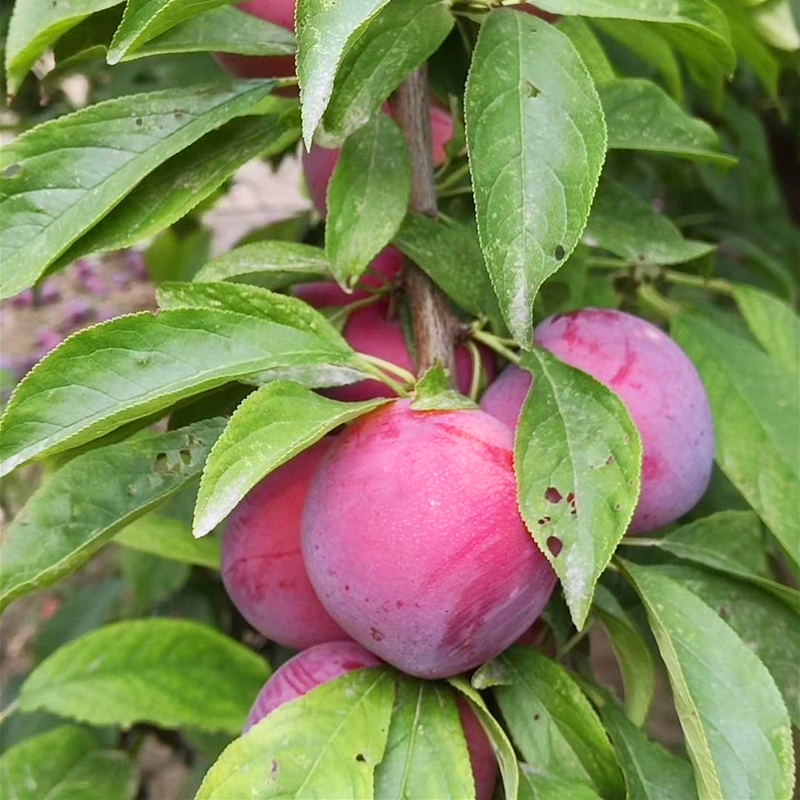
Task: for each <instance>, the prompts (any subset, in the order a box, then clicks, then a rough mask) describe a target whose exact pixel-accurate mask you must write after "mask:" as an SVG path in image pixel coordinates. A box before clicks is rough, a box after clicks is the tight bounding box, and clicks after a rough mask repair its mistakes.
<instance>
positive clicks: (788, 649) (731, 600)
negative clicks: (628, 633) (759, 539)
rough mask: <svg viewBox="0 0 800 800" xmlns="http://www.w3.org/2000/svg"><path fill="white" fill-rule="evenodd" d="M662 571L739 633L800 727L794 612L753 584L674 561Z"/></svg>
mask: <svg viewBox="0 0 800 800" xmlns="http://www.w3.org/2000/svg"><path fill="white" fill-rule="evenodd" d="M661 571H662V573H663V574H666V575H668V576H669V577H670V578H672V579H673V580H675V581H678V582H679V583H680V584H681V586H683V587H685V588H687V589H690V590H691V591H692V592H694V593H695V594H696V595H697V596H698V597H700V598H701V599H702V600H703V602H705V603H706V604H707V605H709V606H710V607H711V608H713V609H714V611H715V612H716V613H717V615H718V616H719V617H720V619H723V620H725V622H727V623H728V625H730V626H731V628H733V630H735V631H736V633H738V634H739V636H741V638H742V641H743V642H744V643H745V644H746V645H747V648H748V649H749V650H751V651H752V652H754V653H755V654H756V655H757V656H758V657H759V659H760V660H761V662H762V663H763V664H764V666H765V667H766V668H767V669H768V670H769V672H770V674H771V675H772V677H773V679H774V680H775V683H776V684H777V686H778V689H779V690H780V692H781V694H782V695H783V700H784V702H785V703H786V707H787V709H788V711H789V716H790V718H791V720H792V722H793V723H794V724H795V725H796V726H798V727H800V681H798V677H800V670H799V669H798V665H800V638H799V637H798V636H797V630H798V626H799V625H800V621H799V617H798V612H797V611H796V610H794V611H792V610H790V609H789V608H788V607H787V606H786V605H785V604H783V603H781V602H780V601H779V600H776V599H775V598H773V597H771V596H770V595H768V594H766V593H765V592H764V591H762V589H760V588H759V587H757V586H753V585H750V584H748V583H746V582H743V581H740V580H736V579H732V578H729V577H727V576H725V575H720V574H718V573H714V572H709V571H708V570H705V569H700V568H698V567H694V566H689V565H685V564H676V565H674V566H673V565H670V566H665V567H662V568H661Z"/></svg>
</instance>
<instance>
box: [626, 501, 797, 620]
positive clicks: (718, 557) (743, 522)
mask: <svg viewBox="0 0 800 800" xmlns="http://www.w3.org/2000/svg"><path fill="white" fill-rule="evenodd" d="M655 541H656V543H657V546H658V547H659V548H660V549H661V550H665V551H666V552H668V553H671V554H672V555H674V556H677V557H678V558H680V559H683V560H685V561H694V562H695V563H696V564H702V565H703V566H706V567H711V568H712V569H716V570H719V571H720V572H725V573H727V574H728V575H733V576H734V577H736V578H741V579H742V580H746V581H750V582H751V583H755V584H758V585H759V586H760V587H761V588H762V589H766V590H767V591H768V592H770V594H773V595H775V596H776V597H778V598H780V599H781V600H783V602H784V603H787V604H788V605H789V606H790V608H793V609H794V611H795V613H797V614H798V615H800V592H798V591H797V590H796V589H792V588H790V587H789V586H784V585H783V584H782V583H777V582H776V581H773V580H770V579H769V578H767V577H765V574H766V559H765V557H764V556H765V553H764V541H763V536H762V533H761V522H760V520H759V518H758V516H757V515H756V514H754V513H753V512H752V511H720V512H719V513H717V514H712V515H711V516H709V517H703V518H702V519H698V520H696V521H695V522H691V523H689V524H688V525H683V526H682V527H680V528H678V529H677V530H675V531H672V532H671V533H668V534H667V535H666V536H664V537H663V538H661V539H658V540H655ZM623 544H624V542H623Z"/></svg>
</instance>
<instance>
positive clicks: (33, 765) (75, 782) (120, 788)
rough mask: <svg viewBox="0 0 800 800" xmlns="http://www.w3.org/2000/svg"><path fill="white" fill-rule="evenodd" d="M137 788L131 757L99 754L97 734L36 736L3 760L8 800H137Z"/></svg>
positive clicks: (0, 783)
mask: <svg viewBox="0 0 800 800" xmlns="http://www.w3.org/2000/svg"><path fill="white" fill-rule="evenodd" d="M136 784H137V780H136V774H135V771H134V764H133V761H132V760H131V758H130V756H129V755H128V754H127V753H122V752H119V751H114V750H97V749H96V743H95V740H94V737H93V736H92V734H91V733H89V731H87V730H86V729H84V728H79V727H77V726H76V725H61V726H59V727H57V728H54V729H53V730H51V731H47V732H46V733H42V734H39V735H38V736H31V737H30V738H29V739H25V740H24V741H22V742H20V743H19V744H17V745H16V746H14V747H12V748H10V749H8V750H7V751H6V752H5V753H4V754H3V757H2V758H0V797H3V798H5V800H42V798H47V799H48V800H68V799H69V798H80V800H109V798H132V797H133V796H134V792H135V790H136Z"/></svg>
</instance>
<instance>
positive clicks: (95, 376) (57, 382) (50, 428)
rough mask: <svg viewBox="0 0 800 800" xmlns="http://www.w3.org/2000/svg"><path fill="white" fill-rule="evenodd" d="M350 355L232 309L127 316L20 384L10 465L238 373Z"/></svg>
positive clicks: (76, 339)
mask: <svg viewBox="0 0 800 800" xmlns="http://www.w3.org/2000/svg"><path fill="white" fill-rule="evenodd" d="M88 356H91V358H88ZM350 358H352V359H353V361H354V362H355V356H354V355H353V353H352V350H347V349H344V348H342V347H337V346H335V345H333V344H332V343H331V342H329V341H326V340H324V339H322V338H320V337H318V336H314V335H312V334H310V333H308V332H307V331H304V330H300V329H298V328H290V327H288V326H286V325H279V324H277V323H274V322H269V321H267V320H262V319H258V318H256V317H251V316H245V315H244V314H237V313H234V312H232V311H217V310H210V309H178V310H176V311H162V312H161V313H160V314H158V315H157V316H154V315H152V314H150V313H148V312H143V313H140V314H134V315H131V316H127V317H119V318H117V319H114V320H111V321H110V322H106V323H102V324H100V325H96V326H95V327H93V328H87V329H85V330H83V331H81V332H80V333H77V334H75V335H74V336H71V337H70V338H69V339H68V340H67V341H65V342H64V343H63V344H62V345H61V346H60V347H58V348H56V349H55V350H53V351H52V352H51V353H50V354H49V355H47V356H46V357H45V358H44V360H42V361H41V362H39V364H38V365H37V366H36V367H34V369H33V370H32V371H31V372H30V373H28V376H27V377H26V378H25V380H23V381H22V383H20V384H19V385H18V386H17V389H16V391H15V392H14V394H13V395H12V397H11V399H10V400H9V402H8V405H7V406H6V410H5V414H4V415H3V418H2V420H0V423H1V424H2V427H0V430H1V431H2V434H3V436H2V443H0V453H2V457H3V466H2V469H3V474H6V473H7V472H9V471H11V470H12V469H14V468H15V467H16V466H18V465H19V464H23V463H25V462H26V461H29V460H31V459H32V458H36V457H39V458H41V457H43V456H45V455H49V454H52V453H59V452H62V451H64V450H67V449H69V448H72V447H77V446H78V445H80V444H84V443H86V442H89V441H92V440H93V439H96V438H97V437H99V436H102V435H103V434H105V433H108V432H109V431H113V430H115V429H117V428H119V427H120V426H122V425H124V424H125V423H127V422H130V421H132V420H136V419H142V418H143V417H148V416H151V415H153V414H156V413H158V412H161V411H165V410H166V409H167V408H169V407H170V406H171V405H172V404H173V403H175V402H176V401H178V400H181V399H184V398H186V397H192V396H195V395H198V394H200V393H202V392H204V391H206V390H208V389H213V388H215V387H217V386H222V385H224V384H225V383H228V382H230V381H233V380H237V379H241V378H246V377H247V376H250V375H254V374H260V373H264V372H266V371H268V370H278V371H279V370H281V369H290V368H292V367H307V366H310V365H314V364H318V365H325V364H329V363H333V364H346V363H347V361H348V359H350ZM353 366H357V365H356V364H355V363H354V364H353ZM276 377H278V376H277V375H276Z"/></svg>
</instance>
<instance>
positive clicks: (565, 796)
mask: <svg viewBox="0 0 800 800" xmlns="http://www.w3.org/2000/svg"><path fill="white" fill-rule="evenodd" d="M519 772H520V781H519V783H520V793H519V797H520V800H600V795H599V794H597V792H596V791H595V790H594V789H592V787H591V786H590V785H589V784H588V783H583V782H580V781H565V780H562V779H561V778H557V777H555V776H554V775H552V774H549V773H547V772H543V771H542V770H540V769H534V768H533V767H531V766H529V765H528V764H520V765H519Z"/></svg>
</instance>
